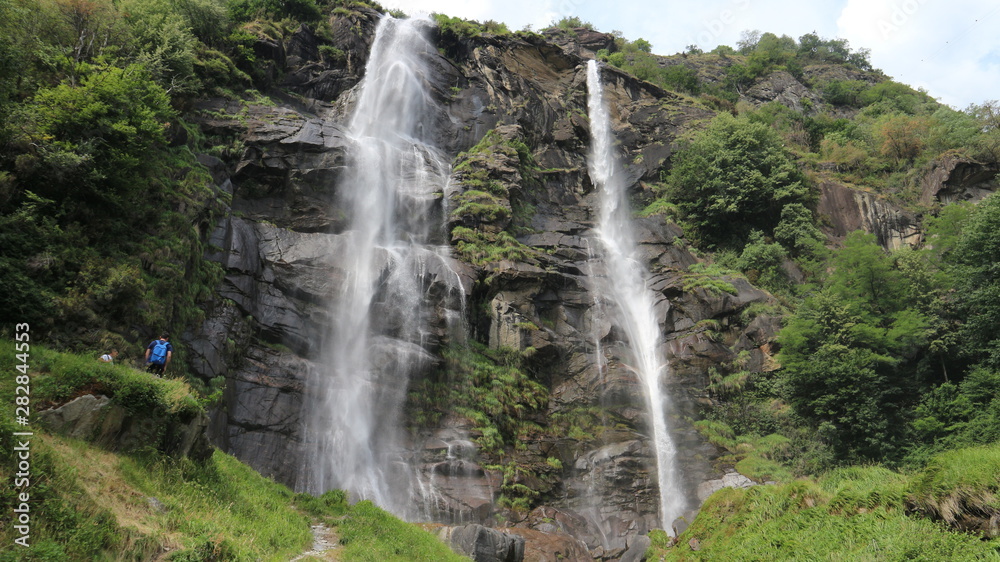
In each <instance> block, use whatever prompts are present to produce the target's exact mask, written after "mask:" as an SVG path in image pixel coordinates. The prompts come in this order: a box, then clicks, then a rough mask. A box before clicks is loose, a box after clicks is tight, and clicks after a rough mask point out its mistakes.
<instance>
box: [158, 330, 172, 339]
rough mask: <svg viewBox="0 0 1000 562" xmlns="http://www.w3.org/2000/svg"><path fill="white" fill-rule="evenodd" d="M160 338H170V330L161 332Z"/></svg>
mask: <svg viewBox="0 0 1000 562" xmlns="http://www.w3.org/2000/svg"><path fill="white" fill-rule="evenodd" d="M160 339H161V340H169V339H170V332H163V333H162V334H160Z"/></svg>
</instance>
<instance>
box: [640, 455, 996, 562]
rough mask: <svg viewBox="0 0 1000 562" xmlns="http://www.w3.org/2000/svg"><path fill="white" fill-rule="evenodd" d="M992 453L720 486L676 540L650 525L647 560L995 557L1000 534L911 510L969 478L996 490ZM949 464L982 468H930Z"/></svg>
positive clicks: (968, 486)
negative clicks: (905, 467)
mask: <svg viewBox="0 0 1000 562" xmlns="http://www.w3.org/2000/svg"><path fill="white" fill-rule="evenodd" d="M998 454H1000V447H992V448H987V451H985V452H984V451H983V450H966V451H965V452H964V453H963V452H961V451H953V452H949V453H946V454H945V455H942V456H941V457H938V458H937V459H935V461H934V462H933V463H932V465H933V464H934V463H944V464H948V465H949V466H950V468H949V469H947V470H944V471H940V470H935V469H928V470H925V471H922V472H920V473H917V474H915V475H913V476H907V475H903V474H899V473H896V472H893V471H890V470H887V469H884V468H879V467H851V468H845V469H839V470H835V471H832V472H830V473H827V474H826V475H824V476H822V477H820V478H818V479H815V480H812V479H809V480H805V479H804V480H796V481H794V482H789V483H786V484H779V485H775V486H758V487H754V488H750V489H747V490H737V489H724V490H721V491H719V492H717V493H715V494H714V495H712V496H711V497H710V498H709V499H708V501H707V502H706V503H705V505H704V506H703V508H702V511H701V513H700V514H699V515H698V517H697V518H696V519H695V521H694V522H693V524H692V525H691V526H690V527H689V528H688V529H687V530H686V531H685V532H684V533H682V534H681V536H680V540H679V544H678V545H677V546H675V547H672V548H669V547H667V546H666V536H665V535H662V534H654V535H653V538H654V545H655V546H654V549H653V552H652V553H651V555H650V557H649V558H648V559H649V560H764V559H768V560H935V561H936V560H1000V539H993V540H983V539H981V538H980V537H978V536H976V535H974V534H969V533H960V532H954V531H953V530H950V529H949V528H947V527H946V526H945V525H944V524H942V523H940V522H937V521H932V520H931V519H928V518H925V517H921V516H920V515H919V513H915V512H913V511H912V507H913V504H914V503H919V502H920V501H921V498H924V497H926V496H928V495H929V494H928V493H927V492H926V490H928V489H936V490H937V491H938V493H939V494H941V495H949V494H950V491H954V490H959V489H962V490H964V491H965V492H968V491H969V490H970V489H971V488H972V487H975V488H977V489H978V490H979V491H980V492H983V491H985V490H992V491H993V492H994V493H995V492H996V490H997V488H998V486H1000V472H997V471H995V470H994V471H993V472H990V473H985V474H984V472H983V471H984V470H989V469H990V467H991V466H993V464H991V463H994V464H995V460H994V459H995V458H996V456H997V455H998ZM985 459H989V460H985ZM950 470H957V471H959V472H961V473H962V474H968V475H972V474H975V475H979V476H976V477H972V478H970V477H960V478H954V479H951V478H939V477H937V476H936V474H940V473H941V472H949V471H950ZM928 479H930V480H932V481H933V482H934V483H935V484H929V483H928V482H927V481H928ZM980 495H982V494H980ZM994 501H995V499H994ZM695 549H697V550H695Z"/></svg>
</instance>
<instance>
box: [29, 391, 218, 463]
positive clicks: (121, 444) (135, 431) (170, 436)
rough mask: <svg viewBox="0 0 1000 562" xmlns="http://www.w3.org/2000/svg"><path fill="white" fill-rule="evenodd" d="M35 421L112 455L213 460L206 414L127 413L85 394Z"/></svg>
mask: <svg viewBox="0 0 1000 562" xmlns="http://www.w3.org/2000/svg"><path fill="white" fill-rule="evenodd" d="M38 421H39V422H40V423H41V424H42V425H43V426H44V427H46V428H47V429H49V430H50V431H53V432H55V433H60V434H62V435H66V436H68V437H72V438H74V439H83V440H86V441H90V442H92V443H96V444H97V445H100V446H102V447H105V448H108V449H110V450H112V451H122V452H129V451H136V450H139V449H143V448H148V447H152V448H154V449H156V450H158V451H160V452H162V453H164V454H166V455H169V456H172V457H176V458H182V457H187V458H190V459H193V460H196V461H203V460H205V459H207V458H208V457H210V456H212V451H213V449H212V445H211V443H210V442H209V439H208V434H207V432H206V429H207V427H208V417H207V416H206V415H205V414H199V415H196V416H188V417H187V419H177V418H176V416H170V415H167V414H166V413H164V412H158V411H154V412H144V413H141V414H140V413H134V412H129V411H128V410H126V409H125V408H123V407H122V406H120V405H118V404H115V403H114V402H112V401H111V399H110V398H108V397H107V396H103V395H94V394H85V395H83V396H80V397H79V398H76V399H74V400H72V401H70V402H68V403H66V404H64V405H62V406H59V407H58V408H52V409H50V410H42V411H40V412H39V413H38Z"/></svg>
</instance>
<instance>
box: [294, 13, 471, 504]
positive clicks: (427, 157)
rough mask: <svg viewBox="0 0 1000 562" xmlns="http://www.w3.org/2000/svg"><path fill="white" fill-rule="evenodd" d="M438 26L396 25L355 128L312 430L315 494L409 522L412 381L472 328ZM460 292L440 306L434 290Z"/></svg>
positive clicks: (342, 185)
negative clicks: (448, 227)
mask: <svg viewBox="0 0 1000 562" xmlns="http://www.w3.org/2000/svg"><path fill="white" fill-rule="evenodd" d="M430 25H431V24H430V23H429V22H428V21H426V20H397V19H394V18H391V17H388V16H386V17H384V18H383V19H382V20H381V21H380V22H379V25H378V28H377V30H376V34H375V39H374V43H373V45H372V49H371V55H370V58H369V61H368V64H367V67H366V70H365V77H364V79H363V80H362V82H361V84H360V85H359V88H358V93H357V97H356V103H355V107H354V110H353V114H352V117H351V120H350V122H349V126H348V134H349V136H350V140H351V145H350V148H349V151H348V157H347V166H346V171H345V174H344V177H342V178H341V179H340V181H339V183H338V189H337V191H338V195H339V198H340V200H339V201H338V206H337V208H338V209H341V210H343V211H344V212H345V213H346V215H347V218H348V221H349V226H348V228H347V230H346V231H345V232H344V233H343V234H341V235H339V238H340V239H341V242H340V246H341V247H342V248H343V250H344V252H343V256H344V259H343V260H342V263H339V264H337V266H338V272H339V275H334V277H335V278H334V279H332V280H331V283H332V284H333V286H335V287H338V292H337V294H336V295H335V296H334V297H333V298H332V302H331V303H330V307H329V315H330V330H329V334H328V335H327V336H326V337H325V338H324V349H323V350H322V354H321V360H322V365H321V367H320V372H319V373H318V374H317V377H315V382H314V384H315V388H314V389H313V394H314V395H315V397H316V398H315V400H314V402H313V403H312V407H311V408H310V410H309V414H308V420H307V427H306V447H307V459H308V461H307V463H306V466H303V467H302V471H301V476H302V479H301V480H300V481H301V482H303V483H304V484H303V485H300V488H303V489H305V490H307V491H309V492H311V493H315V494H319V493H322V492H324V491H326V490H330V489H333V488H339V489H343V490H346V491H347V492H348V493H349V494H350V496H351V498H352V499H355V500H357V499H369V500H372V501H373V502H375V503H376V504H378V505H380V506H381V507H383V508H386V509H388V510H390V511H392V512H394V513H395V514H397V515H400V516H403V517H407V516H410V515H413V514H414V513H415V512H416V511H417V510H419V507H418V504H419V503H420V499H419V496H420V493H421V490H419V489H418V487H417V486H416V485H415V484H414V482H415V480H416V479H415V478H414V475H413V468H412V467H411V466H410V462H409V459H408V458H407V456H406V452H405V448H404V446H403V435H402V429H401V424H402V421H403V420H402V412H403V410H404V406H405V400H406V392H407V388H408V383H409V381H410V378H411V376H412V375H413V374H414V373H416V372H419V371H420V370H421V369H425V368H426V367H427V366H428V365H430V364H431V362H432V357H431V355H430V354H429V353H428V351H427V348H428V338H429V337H431V336H430V335H429V334H430V328H429V327H430V325H431V324H432V323H433V322H436V321H437V322H440V315H441V314H442V309H444V310H445V312H444V314H445V315H448V314H449V309H450V313H451V318H450V319H446V321H449V322H450V321H454V322H455V323H456V324H460V323H461V318H460V317H461V314H460V313H455V312H454V308H458V309H461V305H458V306H457V307H450V308H449V307H448V306H446V305H441V300H443V299H461V298H462V294H463V293H462V290H461V287H460V283H459V281H458V276H457V274H455V273H454V271H452V270H450V269H449V267H448V265H447V256H448V255H449V254H448V248H447V246H441V245H435V244H441V241H442V240H443V232H442V227H443V221H442V220H441V216H442V212H443V211H442V208H441V206H442V193H443V192H444V190H445V188H446V187H447V182H448V177H449V175H450V171H451V170H450V160H449V159H448V158H447V157H445V155H443V154H442V153H441V152H440V151H439V150H437V149H436V148H435V147H433V146H431V145H430V144H429V142H430V139H431V138H432V137H431V135H432V134H433V127H432V123H433V120H434V117H435V116H436V114H437V113H438V112H440V108H439V107H438V106H437V105H436V104H435V102H434V100H433V99H432V97H431V94H430V88H429V86H428V84H429V81H430V80H429V68H428V64H427V59H428V57H429V56H431V55H436V49H435V47H434V46H433V45H432V44H431V43H430V42H429V41H428V40H427V38H426V37H425V32H427V31H428V30H429V28H430ZM435 275H436V276H437V278H438V279H439V281H438V283H439V284H440V283H442V281H440V279H441V278H447V277H448V276H449V275H450V276H451V278H452V279H450V280H448V279H445V281H443V283H445V284H446V285H448V289H447V290H446V291H445V292H446V293H447V294H445V295H440V294H437V295H431V294H429V290H430V281H429V280H428V279H429V278H431V277H433V276H435Z"/></svg>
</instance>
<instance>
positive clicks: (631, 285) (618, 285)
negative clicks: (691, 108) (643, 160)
mask: <svg viewBox="0 0 1000 562" xmlns="http://www.w3.org/2000/svg"><path fill="white" fill-rule="evenodd" d="M587 90H588V96H587V109H588V113H589V116H590V137H591V147H590V157H589V158H588V160H587V165H588V169H589V172H590V178H591V180H592V181H593V182H594V185H595V186H596V187H597V189H599V190H600V201H601V209H600V211H601V212H600V220H599V223H598V227H597V237H598V240H599V242H600V246H601V249H602V250H603V257H604V260H605V265H606V268H607V278H606V279H604V280H603V281H604V282H603V283H601V280H597V281H598V283H601V285H600V286H601V287H602V290H604V291H606V294H607V296H609V297H610V299H611V301H612V302H613V303H614V304H615V307H614V308H616V309H617V313H618V314H617V315H616V316H617V324H618V326H619V328H620V329H621V330H622V331H623V332H624V334H625V335H626V337H627V338H628V341H627V342H625V343H626V344H627V346H628V348H629V349H630V350H631V352H632V367H633V369H634V370H635V372H636V373H637V374H638V376H639V378H640V380H641V381H642V382H643V385H644V387H645V390H646V398H647V400H648V406H649V417H650V419H651V422H652V424H651V425H652V428H653V445H654V447H655V449H656V461H657V476H658V483H659V487H660V521H661V522H662V524H663V527H664V528H665V529H666V531H667V532H668V533H671V532H672V531H671V528H670V527H671V524H672V523H673V521H674V520H675V519H677V518H678V517H680V516H681V515H682V514H683V513H684V508H685V499H684V492H683V489H682V487H681V483H680V479H679V478H678V476H679V475H678V474H677V468H676V466H675V464H676V459H675V458H676V456H677V449H676V446H675V445H674V442H673V439H672V438H671V435H670V431H669V427H668V424H667V413H668V411H669V409H670V401H669V398H668V397H667V396H666V395H665V394H664V392H663V389H662V388H661V385H660V377H662V376H665V375H667V370H668V368H669V366H668V365H667V362H666V361H665V360H664V358H663V357H662V355H661V353H660V345H661V343H662V341H661V339H660V330H659V324H658V322H657V320H656V317H655V316H654V312H653V305H654V302H653V294H652V291H651V290H650V289H649V288H648V287H646V278H647V277H648V276H649V274H648V272H647V271H646V268H645V267H644V266H643V265H642V263H641V262H640V259H639V257H638V252H637V250H638V247H637V244H636V241H635V235H634V234H633V232H632V228H631V220H632V216H631V210H630V209H629V205H628V199H627V197H626V195H627V194H626V188H627V186H626V185H625V175H624V170H622V168H621V166H620V164H619V162H618V158H617V157H616V156H615V153H614V147H613V142H614V133H613V131H612V130H611V119H610V117H609V115H608V108H607V104H606V103H605V101H604V89H603V86H602V85H601V75H600V69H599V68H598V65H597V61H594V60H591V61H588V62H587Z"/></svg>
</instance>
